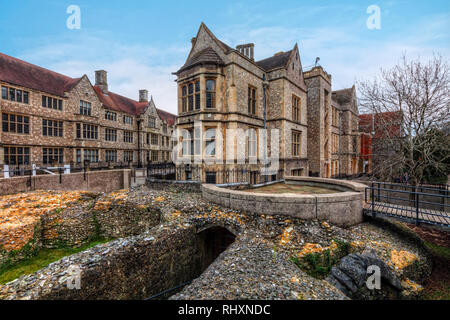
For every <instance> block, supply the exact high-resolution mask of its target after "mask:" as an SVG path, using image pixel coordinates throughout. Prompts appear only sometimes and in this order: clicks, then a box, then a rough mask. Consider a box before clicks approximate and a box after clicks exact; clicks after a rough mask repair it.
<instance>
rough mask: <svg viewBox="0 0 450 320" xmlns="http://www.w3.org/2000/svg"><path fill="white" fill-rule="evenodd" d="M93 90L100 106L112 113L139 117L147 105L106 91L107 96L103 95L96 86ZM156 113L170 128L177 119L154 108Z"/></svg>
mask: <svg viewBox="0 0 450 320" xmlns="http://www.w3.org/2000/svg"><path fill="white" fill-rule="evenodd" d="M94 90H95V92H96V93H97V96H98V98H99V99H100V101H101V102H102V104H103V105H104V106H105V107H106V108H108V109H111V110H114V111H118V112H123V113H128V114H132V115H134V116H139V115H141V114H142V113H144V112H145V109H146V108H147V106H148V105H149V103H148V102H138V101H136V100H133V99H129V98H127V97H124V96H121V95H119V94H117V93H114V92H111V91H108V94H107V95H105V94H103V92H102V90H101V89H100V88H99V87H98V86H94ZM156 111H157V112H158V115H159V117H160V118H161V119H163V120H165V121H166V122H167V124H168V125H169V126H172V125H173V124H174V123H175V121H176V118H177V117H176V115H174V114H171V113H169V112H167V111H163V110H160V109H158V108H156Z"/></svg>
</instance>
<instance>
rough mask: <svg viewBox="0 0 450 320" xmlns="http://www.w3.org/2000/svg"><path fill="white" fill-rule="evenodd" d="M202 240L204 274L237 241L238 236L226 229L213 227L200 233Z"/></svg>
mask: <svg viewBox="0 0 450 320" xmlns="http://www.w3.org/2000/svg"><path fill="white" fill-rule="evenodd" d="M198 235H199V236H200V238H201V239H202V251H203V254H202V256H203V263H202V264H203V266H202V272H203V271H204V270H205V269H206V268H208V266H209V265H210V264H211V263H213V262H214V260H216V259H217V257H218V256H219V255H220V254H221V253H222V252H224V251H225V250H226V249H227V248H228V247H229V246H230V245H231V244H232V243H233V242H234V240H235V239H236V234H235V232H233V231H230V230H228V229H227V228H225V227H222V226H218V225H213V226H209V227H207V228H203V229H202V230H200V231H199V232H198Z"/></svg>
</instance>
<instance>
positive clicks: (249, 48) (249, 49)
mask: <svg viewBox="0 0 450 320" xmlns="http://www.w3.org/2000/svg"><path fill="white" fill-rule="evenodd" d="M254 49H255V44H254V43H247V44H240V45H238V46H237V47H236V50H237V51H239V52H240V53H242V54H243V55H244V56H246V57H247V58H249V59H250V60H252V61H254V60H255V59H254Z"/></svg>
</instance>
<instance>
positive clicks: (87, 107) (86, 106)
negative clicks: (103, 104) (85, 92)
mask: <svg viewBox="0 0 450 320" xmlns="http://www.w3.org/2000/svg"><path fill="white" fill-rule="evenodd" d="M80 115H83V116H89V117H91V116H92V104H91V103H90V102H88V101H84V100H80Z"/></svg>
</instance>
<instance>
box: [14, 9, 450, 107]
mask: <svg viewBox="0 0 450 320" xmlns="http://www.w3.org/2000/svg"><path fill="white" fill-rule="evenodd" d="M268 4H270V5H275V4H273V2H272V1H271V2H261V3H256V4H254V5H253V4H249V3H248V2H240V3H234V4H233V5H229V6H228V7H226V8H225V10H224V11H223V13H221V17H223V18H224V19H226V18H230V17H232V16H236V15H238V16H239V17H240V19H239V21H238V22H237V23H233V24H228V23H217V27H216V25H214V24H213V25H209V27H210V28H211V29H212V31H213V32H215V33H216V35H217V36H218V37H219V38H220V39H221V40H223V41H224V42H226V43H228V44H229V45H231V46H236V45H237V44H240V43H244V42H254V43H255V44H256V48H255V50H256V52H255V56H256V58H257V59H263V58H266V57H268V56H271V55H273V54H274V53H275V52H279V51H281V50H290V49H291V48H292V47H293V46H294V44H295V43H298V44H299V46H300V54H301V59H302V62H303V66H304V67H306V66H309V65H311V64H313V63H314V60H315V58H316V57H317V56H319V57H320V58H321V64H322V65H323V67H324V68H325V69H326V70H327V71H328V72H329V73H331V74H332V76H333V87H334V89H340V88H343V87H349V86H351V85H352V84H353V83H354V81H355V79H357V78H364V77H371V76H373V75H375V74H376V73H377V72H378V70H379V68H380V67H390V66H392V65H393V64H394V63H396V62H397V61H398V59H399V58H400V57H401V55H402V54H403V53H407V54H408V56H411V57H416V56H421V57H422V58H428V57H430V56H431V55H432V54H433V52H438V53H440V54H442V55H444V57H449V56H450V49H449V48H450V38H449V32H448V30H449V27H450V25H449V21H450V16H449V13H448V12H443V13H439V14H436V15H434V16H423V17H422V18H421V19H416V20H414V21H410V23H409V24H407V25H400V26H396V28H393V27H392V28H391V25H389V24H387V25H386V24H385V22H386V23H388V22H389V23H391V24H392V23H394V22H395V17H392V16H390V14H392V10H393V8H394V7H390V6H389V5H386V6H385V7H384V8H385V10H386V11H387V14H386V21H384V20H383V29H382V30H381V31H368V30H367V29H366V27H365V19H366V12H365V8H363V6H360V5H359V6H356V5H347V6H342V5H339V6H337V5H335V4H333V3H332V4H329V5H316V4H313V5H309V6H293V7H289V8H286V9H283V8H282V9H281V10H276V11H274V12H273V13H271V14H270V15H267V14H263V12H264V10H263V9H265V10H267V8H266V7H265V6H267V5H268ZM338 10H339V14H333V13H334V12H335V11H338ZM391 18H392V21H391V20H389V19H391ZM385 28H386V29H385ZM388 30H389V31H388ZM180 32H181V31H180ZM192 36H194V34H193V35H192ZM141 39H143V40H142V41H138V42H136V40H134V42H131V43H130V42H128V41H127V40H126V39H121V40H116V39H115V35H114V34H113V32H105V31H95V32H93V31H92V30H86V31H83V30H82V31H81V32H80V33H77V36H73V34H70V37H69V36H64V37H61V36H59V37H56V36H55V37H47V38H44V37H40V38H39V42H38V43H39V45H35V46H32V47H30V48H29V49H28V50H26V51H23V52H22V53H21V54H20V56H19V58H22V59H24V60H27V61H30V62H32V63H36V64H38V65H42V66H43V67H46V68H49V69H52V70H55V71H57V72H61V73H63V74H67V75H69V76H73V77H79V76H81V75H83V74H87V75H88V76H89V78H90V79H91V80H92V81H93V80H94V71H95V70H98V69H105V70H107V71H108V80H109V85H110V89H111V90H112V91H114V92H117V93H119V94H122V95H125V96H128V97H130V98H137V96H138V90H139V89H144V88H145V89H148V90H149V91H150V94H152V95H153V97H154V98H155V102H156V103H157V105H158V106H159V107H161V108H164V109H166V110H168V111H171V112H174V113H175V112H176V110H177V96H176V92H177V91H176V84H175V82H174V80H175V76H173V75H172V74H171V73H172V72H173V71H176V70H177V69H178V68H179V67H180V66H181V65H183V63H184V61H185V59H186V56H187V54H188V52H189V49H190V41H189V40H190V38H186V39H185V40H184V41H182V42H180V43H175V42H171V41H172V40H171V39H167V41H165V42H164V44H159V45H156V44H155V43H152V40H151V39H146V38H145V37H142V38H141ZM159 43H162V42H161V41H160V42H159Z"/></svg>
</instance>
